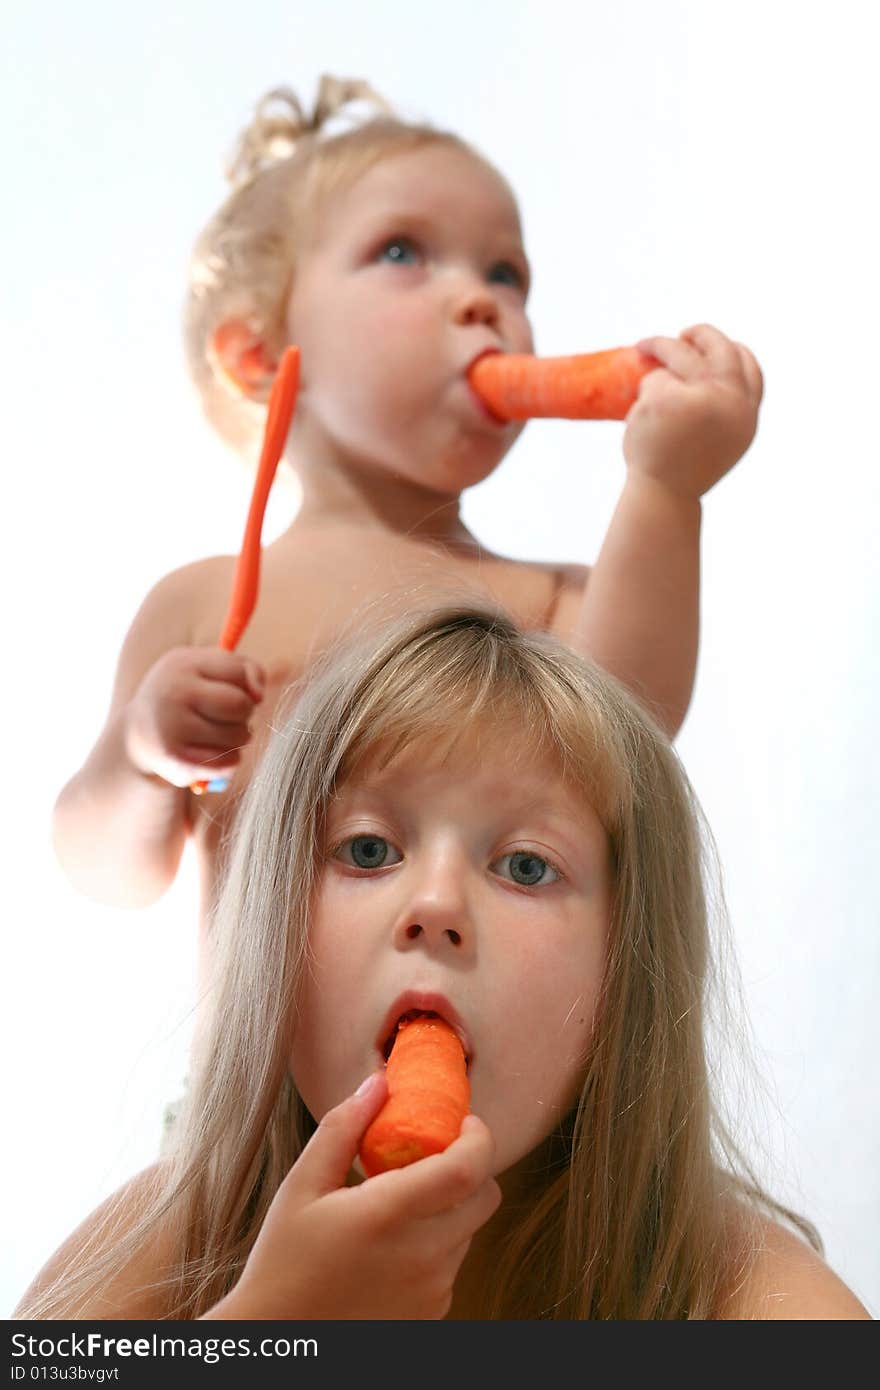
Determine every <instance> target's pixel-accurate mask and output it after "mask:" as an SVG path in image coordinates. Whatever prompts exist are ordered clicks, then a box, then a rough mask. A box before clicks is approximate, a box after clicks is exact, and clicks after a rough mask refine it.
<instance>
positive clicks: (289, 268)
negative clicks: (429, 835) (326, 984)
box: [54, 79, 761, 945]
mask: <svg viewBox="0 0 880 1390" xmlns="http://www.w3.org/2000/svg"><path fill="white" fill-rule="evenodd" d="M365 98H367V99H370V100H373V101H374V102H376V103H377V104H378V105H380V106H381V107H383V108H384V107H385V103H384V102H382V101H381V99H380V98H377V97H375V95H374V94H373V93H372V92H371V91H370V89H369V88H367V87H366V86H365V85H364V84H363V83H338V82H334V81H332V80H330V79H325V80H324V82H323V83H322V84H321V88H320V92H319V94H318V100H317V103H316V106H315V110H314V112H313V114H312V115H311V116H310V117H308V118H307V117H305V116H304V115H303V112H302V110H301V108H300V106H299V103H298V102H297V100H296V98H295V97H293V96H292V95H291V94H290V93H280V94H279V93H275V94H272V99H271V100H267V101H266V102H264V103H263V104H262V105H261V106H260V108H259V109H258V111H257V115H256V117H255V119H254V122H253V124H252V125H251V127H250V128H249V129H248V130H247V131H246V133H245V135H244V137H243V140H242V144H241V148H240V151H239V154H238V157H237V159H236V161H235V164H234V168H233V171H232V175H233V181H234V183H235V190H234V192H233V193H232V195H231V197H230V198H229V200H228V201H227V202H226V203H225V204H224V206H223V207H222V208H221V210H220V212H219V213H218V214H217V216H216V217H215V218H214V219H213V221H212V222H211V223H210V225H209V226H208V228H207V229H206V231H205V232H204V234H203V236H202V237H201V239H200V241H199V243H198V246H197V249H196V254H195V257H194V261H193V270H192V282H191V287H190V296H189V303H188V308H187V315H186V335H187V348H188V354H189V359H190V364H191V367H192V370H193V373H194V376H195V378H196V382H197V384H198V388H199V390H200V392H201V395H202V399H203V402H204V407H205V410H206V413H207V415H208V418H209V420H210V421H211V422H212V424H213V425H214V426H215V427H216V429H217V430H218V431H219V432H220V433H221V434H222V436H223V437H224V438H225V439H227V440H228V441H230V442H231V443H233V444H234V445H235V446H236V447H238V448H239V449H241V450H242V452H244V453H246V454H247V453H248V452H249V451H251V450H252V449H253V448H254V446H255V443H256V441H257V440H258V438H259V435H260V433H261V429H262V423H263V417H264V413H265V401H266V398H267V396H268V393H269V389H270V386H271V383H272V380H273V376H274V373H275V370H276V363H277V362H278V359H279V355H280V353H281V351H282V350H283V348H284V347H285V345H287V344H288V343H291V342H295V343H297V344H298V345H299V347H300V349H301V354H302V358H301V360H302V375H301V387H300V393H299V398H298V402H297V407H296V414H295V417H294V422H293V426H292V428H291V431H290V437H289V440H288V446H287V462H288V463H289V464H290V466H291V467H292V468H293V469H294V470H295V472H296V475H297V477H298V479H299V483H300V485H301V490H302V501H301V505H300V507H299V510H298V512H297V514H296V516H295V518H294V520H293V522H292V524H291V526H290V527H289V529H288V530H287V531H286V532H285V533H284V534H283V535H282V536H281V537H280V538H279V539H278V540H276V541H275V542H274V543H273V544H271V545H269V546H268V547H267V548H266V551H265V553H264V556H263V563H262V572H261V588H260V595H259V602H258V605H257V609H256V612H255V615H254V618H253V620H252V622H251V624H250V626H249V628H248V629H247V631H246V632H245V634H244V637H243V640H242V642H241V644H240V647H239V649H238V650H237V651H236V652H234V653H230V652H226V651H221V650H220V649H218V647H217V645H216V644H217V639H218V635H219V633H220V630H221V627H222V624H223V617H224V613H225V609H226V605H227V601H228V598H229V593H230V589H231V583H232V574H233V569H234V564H235V557H234V556H230V555H224V556H215V557H212V558H209V559H205V560H200V561H198V562H196V563H194V564H191V565H188V566H185V567H184V568H182V569H180V570H177V571H175V572H173V573H172V574H169V575H167V576H166V577H165V578H164V579H162V580H161V581H160V582H159V583H158V584H157V585H156V586H155V588H154V589H153V590H152V592H151V593H150V594H149V595H148V596H147V598H146V600H145V602H144V603H143V605H142V607H141V609H140V611H139V612H138V614H137V616H136V617H135V619H134V621H133V623H132V626H131V629H130V631H129V633H128V635H127V637H126V639H125V642H124V645H123V648H122V652H121V655H120V658H119V664H118V671H117V676H116V682H115V688H114V691H113V696H112V701H111V705H110V710H109V714H108V716H107V720H106V724H105V726H104V729H103V731H102V733H101V735H100V737H99V738H98V740H97V742H96V744H95V746H94V748H93V749H92V751H91V753H90V754H89V756H88V758H87V759H86V761H85V763H84V765H83V767H82V768H81V769H80V770H79V771H78V772H77V773H76V775H75V776H74V777H73V778H72V779H71V780H70V782H69V783H68V784H67V785H66V786H65V787H64V789H63V791H62V792H61V794H60V796H59V799H58V803H57V806H56V811H55V822H54V839H55V845H56V849H57V852H58V855H59V858H60V860H61V863H62V865H63V866H64V868H65V870H66V872H67V873H68V875H69V877H70V878H71V880H72V882H73V883H74V884H75V885H76V886H77V887H78V888H80V889H81V890H82V891H84V892H86V893H88V894H90V895H92V896H94V897H96V898H98V899H100V900H102V901H106V902H109V903H113V904H119V905H122V906H138V905H146V904H149V903H151V902H154V901H155V900H156V899H158V898H159V897H160V896H161V895H162V893H163V892H164V891H165V890H166V889H167V888H168V886H169V885H170V884H171V882H172V881H173V880H174V878H175V875H176V873H177V869H178V865H179V863H180V859H181V855H182V853H183V850H184V847H185V845H186V843H187V840H188V838H189V837H192V839H193V840H194V842H195V847H196V852H197V855H198V862H199V865H200V872H201V880H202V899H203V908H204V911H203V914H202V917H203V927H204V923H205V922H206V921H207V916H208V912H209V909H210V906H211V904H212V902H213V899H214V897H215V893H216V886H217V882H218V878H219V874H220V867H221V862H222V851H223V845H224V843H225V840H226V835H227V831H228V828H229V826H230V823H231V819H232V816H233V813H234V810H235V806H236V802H237V799H238V797H239V796H240V795H241V793H242V792H243V791H244V789H245V787H246V786H247V783H248V780H249V778H250V776H251V774H252V771H253V769H254V767H255V766H256V764H257V762H258V759H259V756H260V753H261V751H262V749H263V747H264V745H265V743H266V740H267V737H268V733H269V730H270V727H271V724H272V720H273V714H274V709H275V706H276V703H277V700H278V698H279V696H280V693H281V692H282V690H283V689H284V688H285V687H286V686H287V685H288V684H289V683H290V682H291V681H294V680H295V679H296V678H297V677H298V676H299V675H300V674H301V673H302V672H303V671H304V670H305V669H306V668H307V667H308V666H309V664H310V662H311V661H312V660H313V658H314V657H315V656H317V655H318V654H320V652H321V651H322V650H323V649H324V648H325V647H326V646H327V645H328V643H330V642H331V641H332V640H333V639H334V638H335V637H336V636H338V635H339V634H340V633H341V632H343V631H344V630H346V629H348V628H353V629H354V628H356V627H357V624H358V623H359V621H360V620H361V619H360V614H361V611H362V609H363V608H364V607H365V606H370V605H374V606H382V607H383V608H385V609H390V608H391V607H392V606H393V605H394V604H395V603H397V604H399V605H400V607H401V608H402V609H404V610H405V609H406V607H407V606H408V604H409V603H410V601H411V599H412V598H413V596H415V597H416V599H417V600H419V601H422V600H424V599H425V598H428V597H431V596H433V601H438V600H440V599H442V598H443V597H444V596H448V594H449V593H461V592H467V593H469V594H471V595H473V596H475V597H478V598H481V599H482V600H484V601H490V602H492V603H494V604H499V605H501V606H502V607H503V608H504V609H505V611H507V612H508V613H509V614H510V615H511V616H512V617H513V619H514V620H515V622H516V623H517V625H518V626H521V627H523V628H537V629H544V630H548V631H551V632H554V633H556V634H557V635H558V636H560V637H561V638H562V639H563V640H564V641H566V642H568V643H569V644H570V645H571V646H572V647H573V648H574V649H575V650H578V651H581V652H583V653H585V654H587V655H589V656H590V657H591V658H592V659H594V660H596V661H598V662H599V663H600V665H602V666H603V667H604V668H605V669H606V670H609V671H611V672H612V673H613V674H615V675H616V676H617V677H618V678H619V679H621V680H622V681H623V682H624V683H625V684H627V685H628V686H629V688H630V689H631V690H633V691H634V693H635V694H636V695H637V696H638V698H639V699H640V700H641V701H643V703H645V705H647V706H648V707H649V708H650V709H652V710H653V711H654V712H655V713H656V716H657V718H658V719H659V721H660V723H661V724H662V725H663V727H664V728H666V730H667V731H668V732H669V733H670V734H674V733H675V731H676V730H677V729H678V727H679V725H680V724H681V721H682V719H683V718H684V715H685V711H686V709H687V705H688V702H689V699H690V696H691V690H692V685H693V679H694V668H695V661H696V654H697V628H698V607H699V534H700V510H701V504H700V498H701V496H702V494H703V493H704V492H706V490H707V489H708V488H710V487H711V486H712V484H713V483H715V482H716V481H717V480H718V479H719V478H720V477H721V476H722V475H723V474H725V473H726V472H727V471H728V470H729V469H730V468H731V467H732V466H733V464H734V463H735V462H736V460H737V459H738V458H739V457H740V455H741V454H742V453H743V452H744V451H745V449H746V448H747V447H748V445H749V443H750V441H751V439H752V436H753V433H754V430H755V426H756V417H757V410H758V403H759V399H760V395H761V374H760V371H759V369H758V367H757V364H756V363H755V361H754V358H753V357H752V355H751V354H750V353H749V352H748V351H747V350H746V349H745V348H743V347H741V346H739V345H737V344H735V343H733V342H731V341H729V340H728V339H727V338H726V337H725V336H724V335H723V334H722V333H720V332H719V331H718V330H716V329H713V328H710V327H707V326H702V327H698V328H694V329H693V330H691V331H689V332H687V333H685V334H683V335H682V336H681V338H679V339H670V338H662V337H661V338H651V339H649V340H646V341H645V343H644V344H643V346H645V347H646V348H647V350H648V351H650V352H652V353H653V354H654V355H655V356H656V357H657V358H658V359H659V360H660V361H661V362H662V363H663V364H665V365H664V366H662V367H661V368H659V369H657V370H655V371H653V372H652V373H650V374H649V376H648V377H647V378H646V380H645V382H644V383H643V386H642V390H641V394H640V397H639V400H638V401H637V403H636V405H635V406H634V407H633V409H632V410H631V412H630V415H629V417H628V420H627V423H626V427H625V431H624V434H623V452H624V457H625V460H626V465H627V468H626V476H625V482H624V485H623V489H622V492H621V497H620V502H619V505H618V507H617V510H616V511H615V514H614V517H613V519H612V521H611V525H610V527H609V530H608V534H607V537H606V540H605V543H604V545H603V546H602V549H601V553H600V555H599V557H598V560H597V562H596V564H595V565H594V567H593V569H592V570H591V571H588V570H587V568H586V567H584V566H577V565H560V564H538V563H529V562H523V561H517V560H511V559H508V558H506V557H503V556H499V555H494V554H492V553H490V552H488V551H487V550H486V549H485V548H484V547H482V546H481V545H480V543H479V542H478V541H477V540H476V539H475V538H474V537H473V536H472V535H470V534H469V532H468V531H467V529H466V527H465V526H464V525H463V523H462V521H461V517H460V514H459V502H460V497H461V493H462V491H463V489H465V488H467V487H470V486H472V485H473V484H475V483H478V482H479V481H481V480H482V479H484V478H485V477H486V476H487V475H488V474H490V473H491V472H492V471H493V470H494V469H495V468H496V467H497V466H498V464H499V463H500V461H501V460H502V458H503V457H504V456H505V454H506V453H507V452H508V450H509V449H510V447H511V445H512V444H513V443H514V441H515V439H516V438H517V435H518V433H519V430H520V428H521V426H520V425H516V424H511V425H501V424H499V423H498V422H497V421H496V420H495V419H494V418H491V417H490V416H489V415H488V414H487V412H486V410H485V409H484V408H483V407H482V406H481V405H480V404H479V403H478V401H477V399H476V398H475V396H474V395H473V393H472V392H471V390H470V388H469V386H468V383H467V380H466V372H467V368H468V367H469V366H470V365H471V364H472V362H473V361H474V359H475V358H476V357H477V356H478V355H479V354H481V353H482V352H484V351H485V350H486V349H487V348H489V347H492V348H497V349H501V350H502V351H506V352H524V351H529V350H530V349H531V347H532V333H531V326H530V323H529V319H528V314H527V309H526V301H527V295H528V282H529V267H528V262H527V259H526V254H525V250H524V247H523V240H522V233H521V228H520V221H519V215H518V211H517V206H516V203H515V201H514V197H513V194H512V193H511V191H510V189H509V187H508V186H507V184H506V183H505V181H504V180H503V179H502V177H501V176H500V175H499V174H498V172H497V171H496V170H495V169H494V168H493V167H492V166H491V165H489V164H488V163H487V162H486V160H484V159H483V158H482V157H481V156H480V155H479V154H478V153H477V152H475V151H474V150H473V149H471V147H470V146H468V145H466V144H465V143H464V142H463V141H462V140H460V139H459V138H458V137H457V136H454V135H451V134H448V133H446V132H443V131H437V130H434V129H432V128H430V127H428V126H421V125H412V124H408V123H406V122H403V121H400V120H397V119H395V118H393V117H391V116H390V115H384V114H383V115H379V116H377V117H376V118H375V119H371V120H368V121H364V122H362V123H361V124H360V125H356V126H355V128H353V129H350V130H345V131H343V132H342V133H337V134H333V135H330V136H328V135H327V133H326V122H327V120H328V119H329V118H330V117H332V116H333V115H334V113H336V112H337V111H339V110H340V109H342V108H344V107H345V106H346V104H347V103H348V102H350V101H352V100H363V99H365ZM206 776H207V777H212V776H217V777H227V778H231V784H230V786H229V790H228V791H226V792H224V793H222V794H220V795H216V796H215V795H210V796H204V797H195V796H194V795H193V794H192V793H191V792H190V791H189V788H190V786H191V785H192V784H193V783H194V782H197V781H199V780H201V779H203V778H205V777H206ZM202 941H203V945H204V933H203V936H202Z"/></svg>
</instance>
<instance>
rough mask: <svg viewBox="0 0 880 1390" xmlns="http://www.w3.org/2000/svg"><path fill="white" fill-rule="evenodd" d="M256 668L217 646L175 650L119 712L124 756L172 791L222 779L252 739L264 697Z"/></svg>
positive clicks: (246, 660) (156, 665)
mask: <svg viewBox="0 0 880 1390" xmlns="http://www.w3.org/2000/svg"><path fill="white" fill-rule="evenodd" d="M264 685H265V676H264V674H263V671H262V669H261V668H260V666H259V665H258V664H257V663H256V662H255V661H252V660H250V659H248V658H247V657H243V656H238V655H236V653H235V652H226V651H223V650H222V649H221V648H219V647H173V648H172V649H171V650H170V651H167V652H165V654H164V655H163V656H161V657H160V658H159V660H158V661H157V662H156V664H155V665H154V666H152V667H151V668H150V670H149V671H148V672H147V674H146V675H145V676H144V679H143V680H142V681H141V683H140V685H139V686H138V689H137V690H136V691H135V694H134V696H133V697H132V699H131V700H130V701H129V704H128V707H127V709H126V712H125V724H124V738H125V750H126V753H127V754H128V758H129V760H130V762H131V763H132V765H133V766H134V767H136V768H137V769H138V770H139V771H140V772H144V773H148V774H149V773H154V774H155V775H156V776H157V777H161V778H162V779H163V780H164V781H166V782H170V783H171V784H172V785H173V786H175V787H188V786H190V784H191V783H192V782H195V781H197V780H198V779H201V778H204V777H205V776H206V775H207V776H209V777H221V776H225V775H228V774H229V773H231V772H232V771H233V769H234V768H235V767H236V766H237V765H238V763H239V761H240V760H241V749H242V748H243V747H244V746H245V744H247V743H248V742H249V740H250V737H251V730H250V727H249V721H250V718H251V715H252V714H253V711H254V706H255V705H256V704H257V703H258V702H259V701H260V700H262V698H263V690H264Z"/></svg>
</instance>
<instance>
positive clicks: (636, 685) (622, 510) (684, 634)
mask: <svg viewBox="0 0 880 1390" xmlns="http://www.w3.org/2000/svg"><path fill="white" fill-rule="evenodd" d="M701 520H702V508H701V505H700V501H699V498H682V497H677V496H675V495H674V494H672V493H670V492H669V491H668V490H667V489H666V488H664V486H663V485H662V484H661V483H657V482H656V481H655V480H654V479H652V478H650V477H645V476H639V475H638V474H630V475H629V476H628V478H627V481H626V484H625V486H624V489H623V492H622V494H621V497H620V500H619V501H618V504H617V507H616V509H615V512H614V515H613V517H612V519H611V524H610V526H609V528H608V531H607V533H606V536H605V540H604V542H603V544H602V547H601V549H600V551H599V555H598V558H597V560H596V563H595V564H594V566H593V568H592V570H591V572H590V576H589V579H588V581H587V584H586V588H585V591H584V598H583V602H582V605H581V610H580V614H579V615H578V619H577V622H576V625H575V629H574V632H573V634H572V639H571V640H572V645H573V646H574V647H575V648H576V649H577V650H579V651H581V652H583V653H584V655H585V656H588V657H590V659H591V660H593V661H595V662H597V663H598V664H599V665H600V666H601V667H602V668H603V669H604V670H606V671H608V672H609V673H610V674H611V675H612V676H616V677H617V679H618V680H620V681H622V682H623V684H624V685H625V686H627V688H628V689H629V690H631V691H632V693H633V694H634V695H635V696H636V698H637V699H638V700H640V701H641V703H642V704H644V705H645V706H646V708H647V709H648V710H649V712H650V713H651V714H653V716H654V717H655V719H657V721H658V722H659V724H660V725H661V727H662V728H663V729H665V731H666V732H667V733H668V734H669V736H670V738H672V737H674V736H675V734H676V733H677V732H678V730H679V729H680V728H681V725H682V724H683V722H684V717H685V714H686V713H687V709H688V705H689V704H690V699H691V694H692V692H693V686H694V676H695V673H696V665H697V648H698V642H699V620H700V597H699V596H700V527H701Z"/></svg>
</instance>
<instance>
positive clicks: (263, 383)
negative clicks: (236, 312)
mask: <svg viewBox="0 0 880 1390" xmlns="http://www.w3.org/2000/svg"><path fill="white" fill-rule="evenodd" d="M208 356H209V358H210V361H211V363H212V365H213V367H214V370H215V371H217V372H218V373H219V374H220V375H221V376H223V377H225V379H226V381H227V382H229V383H230V384H231V385H232V386H233V387H234V388H235V390H236V391H237V392H239V393H240V394H241V395H243V396H247V397H248V399H249V400H254V401H263V400H266V398H267V397H268V395H269V389H270V387H271V385H272V382H273V381H274V379H275V373H276V371H277V370H278V358H277V357H276V356H275V354H274V353H273V352H272V351H271V349H270V348H269V347H268V346H267V344H266V341H265V339H264V338H262V337H261V336H260V333H259V332H258V330H257V329H255V328H252V327H251V326H250V324H248V323H247V322H246V321H245V320H244V319H224V321H223V323H221V324H218V326H217V327H216V328H215V329H214V332H213V333H212V334H211V337H210V339H209V342H208Z"/></svg>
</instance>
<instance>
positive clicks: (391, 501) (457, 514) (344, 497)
mask: <svg viewBox="0 0 880 1390" xmlns="http://www.w3.org/2000/svg"><path fill="white" fill-rule="evenodd" d="M292 463H293V467H294V471H295V473H296V476H297V478H298V480H299V484H300V487H301V490H302V502H301V504H300V507H299V510H298V512H297V516H296V525H297V526H298V527H300V528H302V527H315V528H318V527H327V526H347V527H356V528H359V529H364V530H369V531H384V532H387V533H389V534H393V535H400V536H409V537H413V538H415V539H418V540H433V541H437V542H439V543H441V544H445V545H455V546H463V547H465V548H466V549H472V548H473V547H474V546H475V545H476V544H477V542H476V541H475V539H474V537H473V536H472V535H471V533H470V531H468V529H467V527H466V526H465V524H464V522H463V521H462V519H461V499H460V494H458V493H451V494H447V493H439V492H433V491H431V490H430V489H428V488H425V487H422V486H421V485H420V484H419V483H417V482H414V481H413V480H412V479H410V478H406V477H403V476H402V475H401V474H399V473H393V472H390V471H389V472H382V471H380V470H379V469H378V468H376V467H374V466H370V465H367V464H363V463H360V464H358V463H353V462H349V461H347V460H341V459H340V458H339V457H338V456H336V457H333V456H328V457H323V458H316V457H315V455H314V454H313V453H312V452H310V453H309V457H308V458H307V459H305V458H303V457H302V456H301V455H298V456H297V457H295V458H294V459H293V460H292Z"/></svg>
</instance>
